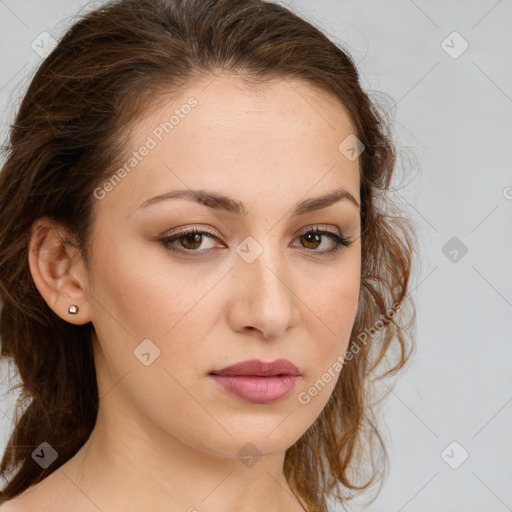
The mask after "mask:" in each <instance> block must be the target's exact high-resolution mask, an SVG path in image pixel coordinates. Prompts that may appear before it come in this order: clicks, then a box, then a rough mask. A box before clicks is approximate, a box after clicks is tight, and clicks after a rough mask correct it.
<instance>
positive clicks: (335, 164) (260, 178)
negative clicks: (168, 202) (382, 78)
mask: <svg viewBox="0 0 512 512" xmlns="http://www.w3.org/2000/svg"><path fill="white" fill-rule="evenodd" d="M354 131H355V130H354V128H353V125H352V123H351V120H350V118H349V116H348V114H347V112H346V110H345V108H344V107H343V105H342V104H341V103H340V102H339V101H338V100H337V99H336V98H335V97H333V96H331V95H330V94H329V93H327V92H325V91H323V90H321V89H319V88H316V87H314V86H312V85H311V84H309V83H307V82H303V81H300V80H296V79H294V80H292V79H284V78H281V79H273V80H271V81H269V82H268V83H265V84H254V86H251V84H250V83H246V82H242V80H241V79H240V78H239V77H235V76H231V75H219V76H218V77H214V78H211V77H210V78H209V79H208V80H202V81H199V82H196V83H194V84H192V85H190V86H189V87H187V88H186V89H185V90H183V91H182V92H181V93H180V94H178V95H173V96H172V97H171V96H168V97H167V96H161V97H159V98H158V99H157V101H156V102H155V103H154V104H153V105H152V107H151V108H150V109H148V110H147V111H146V112H145V113H144V116H143V117H142V118H141V120H139V121H138V122H137V123H136V124H135V125H134V126H133V127H132V129H131V130H130V138H129V144H128V146H127V147H128V151H127V153H126V154H125V159H124V161H123V162H121V164H120V165H123V164H126V163H129V165H128V166H127V167H126V169H129V170H128V172H127V173H124V174H125V175H126V177H125V178H123V180H122V182H121V183H119V185H116V186H115V187H114V188H115V190H113V191H112V192H110V193H109V194H108V198H107V199H108V201H110V202H113V203H114V202H115V201H116V200H117V201H120V200H122V201H123V204H124V205H125V209H126V210H127V211H129V210H133V209H134V208H136V207H137V206H138V205H139V204H140V203H141V202H143V201H144V200H145V199H147V198H148V197H149V196H150V195H151V194H154V195H156V194H159V193H160V194H161V193H163V192H166V191H169V190H172V189H174V188H177V187H179V188H204V189H209V190H219V191H222V192H225V193H229V195H233V196H239V197H240V199H242V200H244V202H248V203H250V202H251V198H253V199H254V198H256V197H258V196H259V197H260V198H262V194H263V196H267V195H269V193H270V195H271V193H272V191H276V192H277V191H280V193H281V196H283V193H284V194H285V195H289V196H293V197H290V200H291V201H293V202H295V199H296V198H297V197H300V196H303V195H304V194H306V193H307V192H308V190H310V189H311V190H312V193H313V195H316V194H317V193H321V192H323V191H325V190H327V189H331V188H334V187H336V186H343V187H345V188H347V189H348V190H349V191H350V192H351V193H352V194H353V195H354V196H355V197H356V198H359V163H358V162H359V160H358V159H357V160H355V161H350V160H348V159H347V158H346V157H345V156H344V154H342V152H341V151H340V149H339V145H340V143H342V141H343V140H344V139H345V138H346V137H347V136H349V135H350V134H353V133H354ZM144 148H145V149H144ZM133 152H135V153H138V155H137V157H135V156H133ZM141 153H144V155H143V156H141ZM130 155H131V157H130ZM130 158H131V162H129V160H130ZM134 159H136V160H137V161H135V160H134ZM131 164H133V165H131ZM313 189H315V190H313ZM260 202H261V199H260Z"/></svg>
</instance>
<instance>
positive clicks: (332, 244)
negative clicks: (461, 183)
mask: <svg viewBox="0 0 512 512" xmlns="http://www.w3.org/2000/svg"><path fill="white" fill-rule="evenodd" d="M6 151H7V158H6V162H5V165H4V167H3V169H2V171H1V173H0V243H1V247H2V251H1V254H0V290H1V298H2V312H1V332H0V334H1V337H2V356H3V357H6V358H12V360H13V362H14V363H15V365H16V367H17V369H18V370H19V373H20V377H21V379H22V391H23V392H22V395H21V397H20V402H19V404H18V406H19V417H18V418H17V421H16V425H15V429H14V431H13V433H12V437H11V438H10V441H9V444H8V447H7V449H6V452H5V454H4V457H3V460H2V463H1V466H0V472H1V474H2V475H3V476H4V478H6V480H8V483H7V485H6V487H5V488H4V491H3V497H2V500H3V505H1V509H2V512H3V511H5V512H12V511H14V512H16V511H28V510H35V509H37V510H38V511H50V510H51V511H53V512H60V511H65V510H66V511H68V510H77V511H84V512H85V511H89V510H95V511H97V510H101V511H103V512H107V511H118V510H123V511H128V512H129V511H132V510H133V511H135V510H148V511H164V510H165V511H172V512H174V511H178V510H188V511H195V510H198V511H217V510H222V511H235V510H236V511H242V512H243V511H261V510H265V511H267V512H274V511H276V512H277V511H302V510H307V511H324V510H327V502H328V500H329V499H331V498H335V499H337V500H338V501H339V502H340V503H345V502H346V501H348V500H349V499H350V498H352V497H353V496H355V495H357V493H358V492H361V491H362V490H364V489H367V488H368V487H370V486H371V485H372V484H373V483H376V482H378V481H379V479H381V477H382V473H383V470H382V468H383V461H380V462H379V463H378V462H377V461H375V455H376V454H380V455H383V454H385V449H384V444H383V442H382V438H381V436H380V435H379V432H378V430H377V427H376V422H375V417H374V410H373V408H372V407H373V405H372V395H371V393H370V391H371V389H372V387H371V385H372V383H373V381H374V380H375V379H376V378H378V377H381V376H382V375H383V374H386V373H387V374H391V373H394V372H396V370H398V369H399V368H401V367H402V366H403V364H404V363H405V361H406V360H407V358H408V357H409V355H410V346H411V344H410V343H408V336H407V330H406V326H405V320H407V319H409V320H410V321H411V322H412V319H413V317H414V308H413V307H412V304H410V306H411V308H410V311H409V313H408V316H407V315H404V312H405V311H406V308H405V307H404V306H405V304H406V303H407V302H409V299H408V296H407V289H408V283H409V275H410V270H411V262H412V253H413V249H414V244H413V242H412V240H413V235H414V231H413V229H412V228H411V225H410V222H409V221H407V220H406V219H405V218H403V217H402V216H400V215H391V214H390V212H391V210H392V206H393V205H392V204H391V202H390V201H389V198H388V196H387V192H388V190H389V187H390V180H391V176H392V172H393V169H394V162H395V149H394V146H393V144H392V141H391V138H390V136H389V135H388V129H387V126H386V124H385V122H384V117H383V116H382V115H380V114H379V111H378V107H377V106H376V105H375V104H374V103H373V102H372V101H371V100H370V98H369V97H368V95H367V94H366V93H365V92H364V91H363V90H362V88H361V86H360V84H359V81H358V74H357V71H356V69H355V67H354V64H353V62H352V60H351V58H350V57H349V56H348V55H347V54H346V53H344V52H343V51H342V50H341V49H340V48H339V47H337V46H336V45H334V44H333V43H332V42H330V41H329V40H328V39H327V37H326V36H325V35H323V34H322V33H321V32H320V31H319V30H318V29H316V28H314V27H313V26H312V25H310V24H309V23H307V22H306V21H304V20H302V19H301V18H299V17H298V16H296V15H295V14H293V13H292V12H290V11H289V10H287V9H286V8H284V7H282V6H279V5H276V4H273V3H270V2H265V1H262V0H238V1H236V2H234V1H232V0H212V1H205V0H158V1H156V0H120V1H116V2H110V3H106V4H105V5H104V6H103V7H102V8H100V9H97V10H95V11H93V12H91V13H89V14H87V15H86V16H84V17H83V18H82V19H81V20H79V21H78V22H77V23H76V24H75V25H74V26H73V27H71V28H70V30H69V31H68V32H67V33H66V34H65V36H64V37H63V39H62V40H61V41H60V43H59V44H58V46H57V47H56V48H55V49H54V51H53V52H52V53H51V54H50V55H49V56H48V58H47V59H46V60H45V61H44V62H43V64H42V65H41V67H40V69H39V70H38V72H37V74H36V75H35V77H34V79H33V80H32V83H31V85H30V87H29V89H28V91H27V93H26V95H25V97H24V100H23V102H22V104H21V106H20V109H19V112H18V114H17V117H16V120H15V122H14V124H13V125H12V130H11V134H10V141H9V145H8V147H7V149H6ZM386 200H387V202H386ZM399 318H400V321H398V319H399ZM409 341H410V340H409ZM384 356H386V358H385V359H384ZM384 361H386V365H384ZM381 366H386V368H385V369H381Z"/></svg>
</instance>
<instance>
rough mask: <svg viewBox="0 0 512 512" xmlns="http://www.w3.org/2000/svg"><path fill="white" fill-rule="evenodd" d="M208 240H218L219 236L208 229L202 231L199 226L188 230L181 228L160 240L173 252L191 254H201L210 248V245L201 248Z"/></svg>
mask: <svg viewBox="0 0 512 512" xmlns="http://www.w3.org/2000/svg"><path fill="white" fill-rule="evenodd" d="M207 240H211V241H215V240H217V237H216V236H214V235H213V234H211V233H209V232H208V231H200V230H198V229H197V228H193V229H188V230H186V229H182V230H179V231H178V232H177V233H176V234H174V235H170V236H166V237H164V238H161V239H160V242H161V244H162V245H163V246H164V247H165V248H166V249H167V250H169V251H171V252H177V253H182V254H190V255H193V256H195V255H196V254H197V255H200V254H201V253H204V252H206V250H207V249H209V248H208V247H203V248H202V249H200V248H201V246H202V245H204V244H205V243H206V241H207ZM210 248H211V247H210ZM203 249H204V250H203Z"/></svg>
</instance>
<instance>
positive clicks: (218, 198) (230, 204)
mask: <svg viewBox="0 0 512 512" xmlns="http://www.w3.org/2000/svg"><path fill="white" fill-rule="evenodd" d="M168 199H187V200H189V201H194V202H196V203H199V204H202V205H204V206H208V208H212V209H215V210H225V211H227V212H229V213H235V214H239V215H240V214H242V215H247V213H248V212H247V210H246V208H245V206H244V204H243V203H242V202H241V201H237V200H235V199H232V198H230V197H227V196H225V195H223V194H219V193H217V192H210V191H206V190H191V189H187V190H173V191H171V192H167V193H165V194H161V195H158V196H155V197H152V198H150V199H147V200H146V201H144V202H143V203H142V204H141V205H140V206H139V208H146V207H147V206H150V205H152V204H155V203H158V202H160V201H164V200H168ZM342 199H347V200H349V201H350V202H351V203H352V204H354V205H355V206H357V208H360V204H359V202H358V201H357V199H356V198H355V197H354V196H353V195H352V194H351V193H350V192H349V191H348V190H345V189H344V188H338V189H336V190H333V191H332V192H329V193H328V194H325V195H322V196H318V197H313V198H309V199H305V200H303V201H300V202H298V203H296V204H295V205H294V206H293V209H292V215H294V216H297V215H304V214H306V213H310V212H313V211H316V210H321V209H322V208H327V207H328V206H331V205H333V204H335V203H337V202H338V201H341V200H342Z"/></svg>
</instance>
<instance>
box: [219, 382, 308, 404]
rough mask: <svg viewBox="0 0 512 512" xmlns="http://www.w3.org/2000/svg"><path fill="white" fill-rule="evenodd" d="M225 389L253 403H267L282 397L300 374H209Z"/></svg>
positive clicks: (288, 391)
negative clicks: (259, 375)
mask: <svg viewBox="0 0 512 512" xmlns="http://www.w3.org/2000/svg"><path fill="white" fill-rule="evenodd" d="M210 377H211V378H212V379H213V380H215V381H216V382H217V383H218V384H220V385H221V386H222V387H223V388H224V390H225V391H227V392H228V393H231V394H232V395H235V396H237V397H239V398H241V399H242V400H247V401H248V402H252V403H253V404H269V403H272V402H276V401H277V400H280V399H281V398H284V397H285V396H286V395H287V394H288V393H290V391H291V390H292V389H293V387H294V386H295V384H296V383H297V381H298V380H299V378H300V376H296V375H281V376H273V377H256V376H251V375H210Z"/></svg>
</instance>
